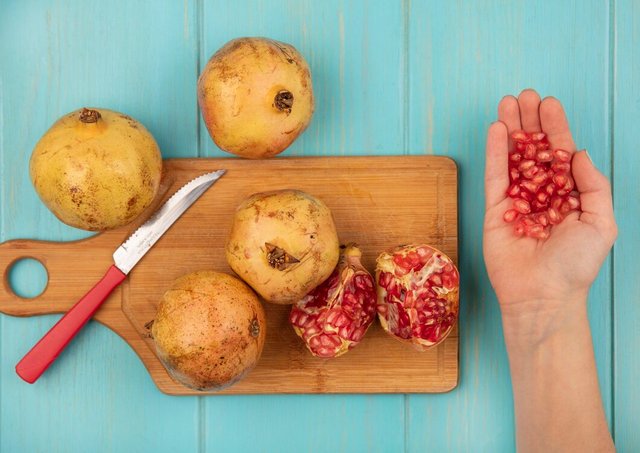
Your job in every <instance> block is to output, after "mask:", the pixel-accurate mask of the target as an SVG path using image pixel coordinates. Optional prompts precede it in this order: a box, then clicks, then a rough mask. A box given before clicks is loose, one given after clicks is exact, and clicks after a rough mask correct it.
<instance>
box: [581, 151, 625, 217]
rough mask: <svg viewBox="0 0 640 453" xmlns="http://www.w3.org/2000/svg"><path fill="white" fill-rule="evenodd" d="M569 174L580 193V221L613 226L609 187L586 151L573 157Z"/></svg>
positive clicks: (605, 178)
mask: <svg viewBox="0 0 640 453" xmlns="http://www.w3.org/2000/svg"><path fill="white" fill-rule="evenodd" d="M571 172H572V173H573V179H574V180H575V182H576V187H577V188H578V192H580V205H581V209H582V215H581V216H580V220H581V221H584V222H587V223H591V224H602V225H606V226H615V220H614V217H613V202H612V200H611V185H610V184H609V181H608V180H607V177H606V176H605V175H603V174H602V173H600V171H599V170H598V169H597V168H596V167H595V165H594V164H593V161H592V160H591V157H590V156H589V153H587V151H586V150H583V151H580V152H577V153H575V154H574V155H573V160H572V162H571Z"/></svg>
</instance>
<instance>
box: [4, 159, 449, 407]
mask: <svg viewBox="0 0 640 453" xmlns="http://www.w3.org/2000/svg"><path fill="white" fill-rule="evenodd" d="M222 167H224V168H225V169H226V170H227V173H226V174H225V176H224V177H223V178H222V179H221V180H220V181H218V182H217V183H216V185H215V186H214V189H212V190H210V191H208V192H207V193H206V194H205V195H203V196H202V197H201V198H200V199H199V200H198V202H197V203H196V204H195V205H194V206H192V207H191V208H190V209H189V210H188V211H187V212H186V213H185V214H184V215H183V216H182V217H181V218H180V221H179V222H177V223H176V224H175V225H174V226H173V227H172V228H171V229H170V230H169V231H167V233H166V234H165V235H164V236H163V237H162V238H161V239H160V240H159V241H158V243H157V244H156V246H155V247H154V248H152V249H151V250H150V251H149V252H148V253H147V255H145V257H144V259H143V260H142V261H141V262H140V263H139V264H138V265H137V266H136V268H135V269H134V270H133V271H132V272H131V273H130V274H129V277H128V279H127V280H126V282H125V283H124V284H123V285H122V286H121V288H118V290H117V291H116V292H115V293H114V294H113V296H112V297H110V298H109V299H108V301H107V302H106V303H105V305H104V306H103V307H102V308H101V309H100V310H99V311H98V312H97V313H96V316H95V317H96V319H97V320H99V321H100V322H102V323H104V324H105V325H107V326H108V327H109V328H111V329H112V330H113V331H114V332H116V333H118V334H119V335H120V336H122V337H123V338H124V339H125V341H127V342H128V343H129V344H130V345H131V346H132V347H133V348H134V350H135V351H136V352H137V353H138V355H139V356H140V358H141V359H142V361H143V362H144V364H145V366H146V367H147V369H148V370H149V373H150V374H151V376H152V378H153V379H154V381H155V382H156V384H157V385H158V387H160V389H161V390H162V391H163V392H166V393H170V394H181V395H185V394H202V393H199V392H195V391H193V390H191V389H188V388H186V387H184V386H182V385H181V384H179V383H177V382H175V381H173V380H172V379H171V378H170V377H169V376H168V374H167V372H166V370H165V369H164V367H163V366H162V364H161V363H160V362H159V361H158V359H157V358H156V356H155V354H154V350H155V346H154V343H153V341H152V340H151V339H150V337H149V331H148V328H147V326H148V325H149V323H150V322H151V321H152V320H153V319H154V318H155V315H156V310H157V305H158V302H159V301H160V299H161V297H162V294H164V292H165V291H166V290H167V288H168V286H167V285H168V282H171V281H173V280H174V279H176V278H178V277H180V276H182V275H184V274H187V273H190V272H194V271H197V270H206V269H213V270H217V271H222V272H227V273H232V271H231V269H230V268H229V266H228V265H227V263H226V259H225V252H224V246H225V242H226V239H227V238H228V236H229V230H230V228H231V219H232V218H233V213H234V211H235V209H236V207H237V206H238V205H239V204H240V203H241V202H242V200H243V199H245V198H246V197H247V196H249V195H251V194H253V193H255V192H259V191H264V190H278V189H283V188H288V187H296V188H298V189H300V190H304V191H306V192H309V193H311V194H314V195H316V196H318V197H320V199H322V200H323V201H324V202H325V203H326V204H327V206H329V208H330V209H331V211H332V214H333V217H334V219H335V222H336V228H337V230H338V232H339V235H340V239H341V241H342V242H346V243H348V242H353V241H355V242H357V243H358V244H359V245H360V247H361V250H362V261H363V264H364V265H365V266H366V267H368V268H369V270H370V271H373V270H374V267H375V258H376V257H377V255H378V254H379V253H381V252H382V251H384V250H388V249H390V248H393V247H395V246H396V245H398V244H411V243H428V244H432V245H434V246H436V247H438V248H439V249H440V250H442V251H443V252H445V253H447V254H448V255H449V256H451V257H452V258H453V259H454V260H457V235H456V233H457V206H456V202H457V191H456V187H457V179H456V167H455V164H454V163H453V161H451V160H450V159H447V158H443V157H436V156H411V157H408V156H405V157H402V156H393V157H382V156H378V157H342V158H335V157H334V158H302V159H285V158H281V159H272V160H269V161H263V162H261V161H254V160H244V159H178V160H170V161H165V165H164V179H163V183H162V184H161V185H162V187H163V192H164V198H168V197H169V196H171V195H172V194H173V193H174V192H175V191H176V190H178V188H180V187H182V186H183V185H184V184H185V183H186V182H187V181H190V180H192V179H193V178H195V177H196V176H198V175H200V174H203V173H205V172H208V171H214V170H216V169H219V168H222ZM389 173H392V174H403V175H405V176H406V179H407V182H405V184H404V185H403V186H402V187H398V188H397V189H396V190H392V189H390V188H389V187H386V186H385V181H386V180H387V178H388V174H389ZM420 188H422V189H424V195H420V196H416V193H419V190H418V189H420ZM158 203H159V200H158ZM399 218H401V219H403V220H404V221H403V222H402V223H401V224H398V222H397V220H396V219H399ZM134 228H135V226H134V227H124V228H121V229H118V230H114V231H109V232H105V233H103V234H101V235H98V236H95V237H93V238H90V239H86V240H82V241H76V242H67V243H50V242H33V241H23V240H17V241H9V242H5V243H3V244H0V273H3V272H4V269H6V268H7V266H9V265H10V263H11V262H12V261H13V260H15V259H17V258H19V257H22V256H31V257H34V258H36V259H38V260H40V261H41V262H42V263H43V264H44V265H45V266H46V268H47V271H48V273H49V285H48V287H47V288H46V289H45V292H44V293H43V294H42V296H41V297H37V298H35V299H33V300H30V301H25V300H24V299H20V298H17V297H15V296H13V295H12V294H11V293H10V292H9V290H8V286H7V282H4V285H3V286H0V296H1V297H0V311H2V312H4V313H8V314H14V315H18V316H28V315H33V314H41V313H51V312H52V311H58V312H59V311H66V310H67V309H68V308H69V307H70V306H71V305H72V304H73V303H75V301H77V300H78V299H79V298H80V297H81V296H82V295H83V294H84V293H85V292H86V291H87V289H88V288H90V287H91V286H93V284H95V282H96V281H97V280H98V279H99V278H100V277H101V275H102V274H103V273H104V271H105V269H106V268H107V267H108V266H109V265H110V263H111V254H112V253H113V251H114V250H115V249H116V248H117V247H118V245H119V244H120V243H121V242H123V240H124V238H125V237H127V236H128V235H129V233H130V232H131V231H132V230H133V229H134ZM69 257H73V260H70V259H69ZM265 310H266V312H267V340H266V345H265V350H264V352H263V355H262V357H261V359H260V362H259V364H258V366H257V367H256V369H255V370H253V371H252V372H251V373H250V374H249V375H248V376H247V377H246V378H245V379H243V380H242V381H241V382H239V383H238V384H236V385H234V386H232V387H231V388H229V389H227V390H225V391H224V392H222V393H241V394H243V393H401V392H404V393H406V392H416V393H422V392H443V391H449V390H451V389H452V388H453V387H455V385H456V384H457V377H458V367H457V363H458V357H457V356H458V334H457V330H454V331H453V332H452V334H451V335H450V336H449V337H448V338H447V339H446V340H445V341H444V343H443V344H442V345H440V346H438V347H436V348H433V349H431V350H429V351H427V352H424V353H418V352H416V351H414V350H413V349H412V348H408V347H406V345H403V344H401V343H400V342H397V341H395V340H393V339H392V338H390V337H389V336H388V335H386V334H385V333H384V332H383V331H382V329H381V328H379V326H377V325H376V326H374V327H372V328H371V330H370V331H369V332H368V333H367V337H366V339H365V340H364V341H363V342H362V344H361V345H360V346H359V347H358V348H356V349H355V350H354V351H351V352H350V353H349V354H348V355H346V356H344V357H342V358H340V359H336V360H320V359H316V358H314V357H313V356H311V355H310V354H309V353H308V352H307V350H306V348H305V347H304V345H303V343H302V342H301V341H300V340H299V338H298V337H297V336H296V335H295V333H294V332H293V329H292V328H291V327H290V325H289V320H288V314H289V311H290V307H289V306H281V305H274V304H265ZM123 312H124V314H123ZM145 343H146V344H145Z"/></svg>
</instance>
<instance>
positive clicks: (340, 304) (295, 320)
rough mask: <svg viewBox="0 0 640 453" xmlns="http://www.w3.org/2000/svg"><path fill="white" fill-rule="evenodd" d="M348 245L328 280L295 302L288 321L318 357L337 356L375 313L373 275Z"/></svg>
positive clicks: (359, 335)
mask: <svg viewBox="0 0 640 453" xmlns="http://www.w3.org/2000/svg"><path fill="white" fill-rule="evenodd" d="M361 256H362V253H361V252H360V249H358V248H357V247H356V246H355V245H348V246H346V247H345V248H344V249H343V250H342V253H341V254H340V261H339V262H338V265H337V266H336V268H335V270H334V271H333V273H332V274H331V275H330V276H329V278H328V279H327V280H325V281H324V282H323V283H321V284H320V285H319V286H318V287H316V288H315V289H314V290H313V291H311V292H310V293H309V294H307V295H306V296H305V297H303V298H302V299H301V300H300V301H298V302H297V303H295V304H294V305H293V307H292V308H291V313H290V314H289V321H290V322H291V325H292V326H293V329H294V330H295V331H296V333H297V334H298V336H300V338H302V339H303V340H304V342H305V344H306V345H307V348H308V349H309V351H310V352H311V353H312V354H313V355H315V356H317V357H324V358H329V357H338V356H340V355H342V354H344V353H345V352H347V351H348V350H349V349H352V348H353V347H355V346H356V345H357V344H358V343H359V342H360V341H361V340H362V338H363V337H364V334H365V333H366V331H367V329H368V328H369V326H370V325H371V323H372V322H373V320H374V318H375V314H376V293H375V289H374V282H373V277H372V276H371V274H369V272H367V270H366V269H365V268H364V267H363V266H362V264H361V263H360V257H361Z"/></svg>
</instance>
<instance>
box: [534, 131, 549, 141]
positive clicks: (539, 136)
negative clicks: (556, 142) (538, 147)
mask: <svg viewBox="0 0 640 453" xmlns="http://www.w3.org/2000/svg"><path fill="white" fill-rule="evenodd" d="M546 136H547V134H545V133H544V132H532V133H531V140H533V141H534V142H539V141H541V140H544V139H545V137H546Z"/></svg>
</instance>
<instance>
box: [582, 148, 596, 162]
mask: <svg viewBox="0 0 640 453" xmlns="http://www.w3.org/2000/svg"><path fill="white" fill-rule="evenodd" d="M583 151H584V153H585V155H586V156H587V157H588V158H589V162H591V165H593V166H595V164H594V163H593V159H591V156H590V155H589V151H587V150H586V149H585V150H583Z"/></svg>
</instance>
